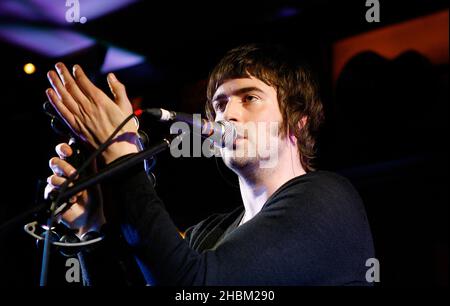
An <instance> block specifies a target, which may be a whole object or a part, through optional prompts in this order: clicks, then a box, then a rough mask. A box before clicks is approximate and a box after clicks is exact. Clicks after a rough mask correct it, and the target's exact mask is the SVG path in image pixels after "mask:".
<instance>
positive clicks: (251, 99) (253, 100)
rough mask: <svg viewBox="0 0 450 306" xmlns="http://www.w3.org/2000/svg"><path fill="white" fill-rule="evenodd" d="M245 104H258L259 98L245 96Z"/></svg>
mask: <svg viewBox="0 0 450 306" xmlns="http://www.w3.org/2000/svg"><path fill="white" fill-rule="evenodd" d="M244 99H245V102H256V101H258V100H259V98H258V97H257V96H252V95H248V96H245V98H244Z"/></svg>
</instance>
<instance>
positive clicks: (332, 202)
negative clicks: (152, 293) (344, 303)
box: [106, 167, 374, 285]
mask: <svg viewBox="0 0 450 306" xmlns="http://www.w3.org/2000/svg"><path fill="white" fill-rule="evenodd" d="M106 188H108V189H109V190H111V191H112V192H113V194H114V198H115V199H116V200H117V208H118V210H119V211H118V215H119V216H120V224H121V228H122V233H123V235H124V237H125V239H126V241H127V243H128V244H129V245H130V246H131V248H132V250H133V253H134V254H135V255H136V257H137V258H138V262H139V265H140V267H141V270H142V272H143V274H144V277H145V278H146V280H147V282H148V283H153V284H162V285H370V284H369V283H367V282H366V280H365V273H366V271H367V269H368V268H367V267H366V266H365V263H366V261H367V259H369V258H372V257H374V248H373V242H372V236H371V232H370V227H369V224H368V220H367V217H366V213H365V210H364V206H363V203H362V201H361V199H360V197H359V195H358V193H357V192H356V190H355V189H354V187H353V186H352V185H351V184H350V183H349V181H348V180H347V179H345V178H343V177H341V176H339V175H337V174H334V173H331V172H325V171H315V172H310V173H307V174H305V175H302V176H298V177H296V178H293V179H291V180H290V181H288V182H286V183H285V184H283V186H281V187H280V188H279V189H278V190H277V191H276V192H275V193H274V194H272V196H271V197H270V198H269V199H268V200H267V202H266V203H265V205H264V206H263V208H262V209H261V211H260V212H259V213H258V214H256V215H255V216H254V217H253V218H252V219H251V220H249V221H247V222H246V223H244V224H242V225H241V226H239V227H238V224H239V221H240V220H241V218H242V215H243V208H242V207H241V208H238V209H235V210H234V211H233V212H231V213H229V214H220V215H213V216H211V217H209V218H207V219H206V220H204V221H202V222H200V223H199V224H198V225H196V226H194V227H191V228H189V229H188V231H187V232H186V236H185V239H183V238H182V237H181V236H180V235H179V233H178V231H177V228H176V227H175V225H174V224H173V222H172V220H171V218H170V217H169V215H168V214H167V211H166V210H165V209H164V205H163V203H162V202H161V200H160V199H159V198H158V196H157V195H156V193H155V191H154V189H153V187H152V186H151V184H149V182H148V178H147V176H146V174H145V172H144V171H143V170H141V169H140V167H139V168H138V167H135V168H134V169H131V170H129V171H127V172H126V173H125V174H124V175H122V176H121V177H120V179H116V180H111V181H109V182H108V183H107V184H106Z"/></svg>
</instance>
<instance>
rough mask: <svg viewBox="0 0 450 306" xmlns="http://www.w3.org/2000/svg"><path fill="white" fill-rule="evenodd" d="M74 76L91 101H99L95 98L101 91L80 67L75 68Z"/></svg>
mask: <svg viewBox="0 0 450 306" xmlns="http://www.w3.org/2000/svg"><path fill="white" fill-rule="evenodd" d="M72 72H73V76H74V78H75V81H76V82H77V84H78V86H79V87H80V88H81V90H82V91H83V92H84V93H85V94H86V95H88V97H90V98H91V99H90V100H91V101H93V102H96V100H97V99H95V97H96V96H97V95H99V93H101V90H100V89H98V88H97V86H95V85H94V84H92V82H91V81H90V80H89V78H88V77H87V76H86V74H85V73H84V71H83V69H81V67H80V66H79V65H75V66H73V70H72Z"/></svg>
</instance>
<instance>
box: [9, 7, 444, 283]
mask: <svg viewBox="0 0 450 306" xmlns="http://www.w3.org/2000/svg"><path fill="white" fill-rule="evenodd" d="M73 2H77V3H79V13H80V14H79V15H78V16H77V14H73V15H71V16H72V19H70V18H69V20H68V19H66V14H67V12H68V10H70V9H74V7H73V5H71V6H69V7H66V1H64V0H58V1H56V0H0V50H1V51H0V54H1V56H0V67H1V73H0V92H1V95H0V100H1V105H2V108H1V114H2V116H1V118H2V120H1V126H2V129H1V131H2V137H1V139H2V143H1V153H2V162H3V167H2V169H3V171H2V172H3V180H2V184H1V185H0V188H1V197H2V200H1V201H0V225H1V224H4V223H5V222H6V221H7V220H10V219H12V218H14V217H15V216H18V215H20V214H21V213H23V212H25V211H27V210H29V209H31V208H33V207H35V206H36V205H37V203H38V202H39V201H40V198H41V192H40V191H39V190H40V189H39V187H42V186H43V185H45V179H46V178H47V176H49V175H50V171H49V168H48V160H49V158H50V157H52V156H54V155H55V154H54V147H55V145H56V144H57V143H59V142H61V141H65V140H66V139H64V138H61V137H60V136H58V135H57V134H56V133H55V132H54V131H53V130H52V129H51V127H50V120H49V117H48V116H46V115H45V113H44V112H43V110H42V104H43V103H44V101H46V96H45V93H44V91H45V89H46V88H48V87H49V85H48V81H47V78H46V73H47V71H48V70H49V69H52V68H53V65H54V64H55V63H56V62H57V61H63V62H65V63H66V64H68V65H73V64H75V63H77V64H80V65H82V66H83V67H84V68H85V70H86V71H87V72H88V73H89V75H90V77H91V78H92V80H93V81H94V82H95V83H96V84H97V85H98V86H99V87H101V88H102V89H104V90H106V91H107V92H109V90H108V87H107V84H106V74H107V73H108V72H114V73H116V76H117V77H118V78H119V80H121V81H122V82H123V83H124V84H125V85H126V87H127V90H128V95H129V97H130V99H131V100H132V101H133V104H134V106H135V107H137V108H138V107H164V108H166V109H173V110H178V111H184V112H188V113H203V106H204V102H205V100H206V98H205V97H206V95H205V89H206V81H207V78H208V74H209V72H210V71H211V70H212V68H213V67H214V65H215V64H216V63H217V61H218V60H219V59H220V58H221V57H222V56H223V55H224V53H225V52H226V51H227V50H229V49H230V48H232V47H235V46H237V45H239V44H243V43H252V42H265V43H279V44H284V45H287V46H289V47H291V48H292V49H293V50H295V51H296V52H298V54H299V56H302V57H305V58H307V59H308V61H309V63H310V65H311V67H312V69H313V71H314V72H315V74H316V77H317V79H318V80H319V83H320V87H321V96H322V98H323V101H324V105H325V110H326V118H327V121H326V124H325V125H324V127H323V129H322V132H321V136H320V141H319V156H318V159H317V166H318V168H319V169H324V170H330V171H336V172H338V173H340V174H342V175H344V176H346V177H347V178H349V179H350V180H351V181H352V183H353V184H354V185H355V186H356V188H357V189H358V191H359V192H360V194H361V196H362V198H363V200H364V203H365V206H366V209H367V214H368V217H369V221H370V225H371V228H372V232H373V237H374V242H375V248H376V256H377V258H378V259H379V261H380V266H381V273H380V274H381V282H380V283H379V286H381V287H410V286H428V287H434V286H448V272H449V271H448V242H449V241H448V232H449V229H448V217H449V215H448V205H449V197H448V149H447V145H446V142H447V141H445V139H446V138H447V137H448V135H447V125H448V82H449V80H448V64H449V50H448V48H449V42H448V38H449V33H448V32H449V15H448V14H449V10H448V1H437V0H436V1H430V0H428V1H426V0H421V1H419V0H410V1H405V0H396V1H393V0H389V1H387V0H384V1H383V0H380V1H379V2H380V22H368V21H367V20H366V12H367V10H369V9H370V7H367V6H366V1H365V0H352V1H331V0H328V1H327V0H314V1H313V0H291V1H288V0H281V1H274V0H273V1H236V0H229V1H226V2H223V3H220V2H213V1H210V2H208V3H202V2H197V1H184V2H183V3H178V2H174V1H145V2H144V1H138V0H89V1H88V0H79V1H68V3H72V4H73ZM141 123H142V125H141V127H142V128H143V129H144V130H146V131H147V133H148V134H149V135H150V138H151V139H152V140H155V141H156V140H159V139H161V138H162V136H163V135H164V133H167V132H168V129H167V127H164V126H156V125H155V124H154V123H150V122H147V121H146V120H142V122H141ZM445 135H447V136H445ZM447 139H448V138H447ZM154 172H155V174H156V177H157V191H158V193H159V195H160V197H161V198H162V199H163V200H164V201H165V204H166V207H167V209H168V211H169V213H170V214H171V216H172V217H173V220H174V222H175V223H176V225H177V226H178V228H179V229H180V231H184V230H185V229H186V228H187V227H189V226H191V225H193V224H196V223H197V222H199V221H201V220H202V219H204V218H205V217H207V216H209V215H210V214H212V213H216V212H227V211H230V210H232V209H233V208H235V207H236V206H238V205H240V194H239V189H238V184H237V180H236V178H235V177H234V176H233V174H232V173H230V172H229V171H228V170H227V169H226V167H225V166H224V165H223V164H222V162H221V160H216V159H214V158H209V159H208V158H178V159H176V158H173V157H171V156H170V154H169V152H164V153H162V154H160V155H158V157H157V164H156V168H155V171H154ZM29 221H32V217H30V218H26V219H24V221H23V222H22V221H21V222H20V223H17V224H14V225H12V226H9V227H8V228H7V229H6V230H2V232H0V271H1V272H0V275H1V281H0V283H1V284H2V285H4V286H8V287H23V286H38V284H39V273H40V260H41V251H40V249H39V248H38V247H36V243H35V241H34V240H33V239H32V238H31V237H29V236H27V235H26V234H25V233H24V231H23V229H22V227H23V225H24V224H25V223H26V222H29ZM51 260H52V261H51V271H50V284H51V285H53V286H66V285H67V284H65V281H64V271H65V269H66V268H65V267H64V259H63V258H62V256H60V255H59V254H58V253H54V255H52V257H51Z"/></svg>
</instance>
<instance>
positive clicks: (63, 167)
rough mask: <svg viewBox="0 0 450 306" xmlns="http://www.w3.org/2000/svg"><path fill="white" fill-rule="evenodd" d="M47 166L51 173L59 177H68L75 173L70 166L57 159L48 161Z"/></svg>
mask: <svg viewBox="0 0 450 306" xmlns="http://www.w3.org/2000/svg"><path fill="white" fill-rule="evenodd" d="M49 166H50V169H52V171H53V173H55V174H56V175H59V176H65V177H69V176H70V175H72V174H73V173H74V172H75V171H76V170H75V168H74V167H72V165H70V164H69V163H68V162H66V161H64V160H62V159H61V158H58V157H53V158H52V159H50V161H49Z"/></svg>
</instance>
